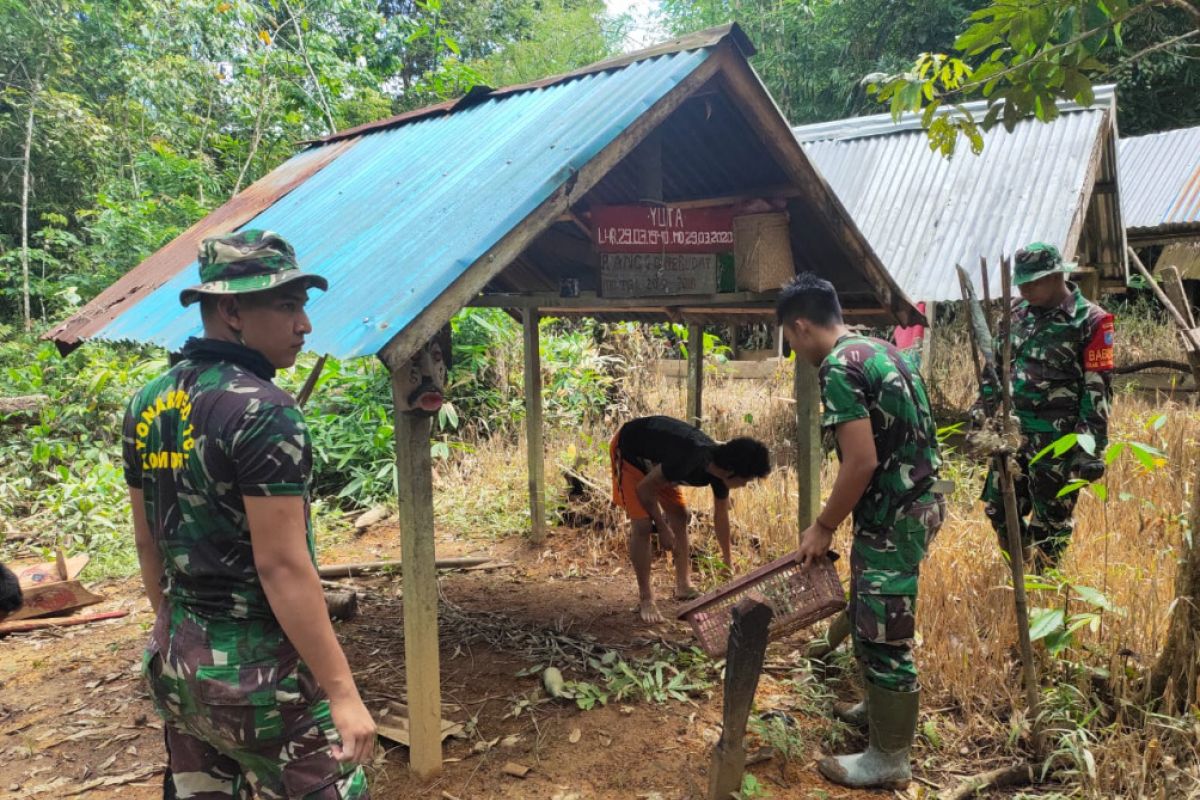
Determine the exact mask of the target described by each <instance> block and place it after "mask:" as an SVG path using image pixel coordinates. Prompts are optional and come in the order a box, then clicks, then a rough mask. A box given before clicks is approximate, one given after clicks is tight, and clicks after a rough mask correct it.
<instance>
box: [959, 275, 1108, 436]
mask: <svg viewBox="0 0 1200 800" xmlns="http://www.w3.org/2000/svg"><path fill="white" fill-rule="evenodd" d="M1067 286H1068V288H1070V290H1071V292H1070V294H1069V295H1068V296H1067V299H1066V300H1064V301H1063V303H1062V305H1059V306H1055V307H1054V308H1048V309H1043V308H1037V307H1034V306H1031V305H1029V303H1027V302H1025V301H1024V300H1020V301H1017V302H1014V303H1013V308H1012V396H1013V409H1014V411H1015V412H1016V414H1017V417H1018V418H1019V419H1020V420H1021V430H1022V432H1023V433H1024V434H1026V435H1027V436H1029V437H1030V438H1031V439H1032V440H1035V441H1033V442H1031V444H1034V445H1037V444H1038V443H1039V442H1041V443H1042V444H1041V445H1040V446H1039V449H1040V447H1041V446H1045V442H1044V440H1045V439H1047V438H1058V437H1059V436H1062V435H1064V434H1067V433H1087V434H1091V435H1092V436H1094V437H1095V438H1096V446H1097V448H1099V449H1103V448H1104V447H1105V446H1106V445H1107V444H1108V412H1109V404H1110V401H1111V398H1112V383H1111V374H1112V367H1113V317H1112V314H1109V313H1108V312H1106V311H1105V310H1104V309H1103V308H1101V307H1100V306H1098V305H1096V304H1095V303H1093V302H1091V301H1090V300H1088V299H1087V298H1085V297H1084V296H1083V294H1082V293H1080V291H1079V288H1078V287H1076V286H1075V285H1074V284H1071V283H1069V284H1067ZM1003 346H1004V342H1003V341H1001V337H999V336H997V337H996V342H995V347H996V356H997V357H1003V353H1004V350H1003ZM981 400H982V401H983V402H984V403H985V404H986V405H989V406H991V405H994V404H995V402H996V401H997V400H998V391H997V387H996V386H993V385H991V384H985V385H984V386H983V387H982V392H981Z"/></svg>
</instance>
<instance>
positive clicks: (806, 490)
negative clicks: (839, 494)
mask: <svg viewBox="0 0 1200 800" xmlns="http://www.w3.org/2000/svg"><path fill="white" fill-rule="evenodd" d="M795 359H796V377H795V387H794V391H795V396H796V475H797V477H798V478H799V479H800V507H799V509H798V512H799V513H798V517H797V518H798V520H799V523H800V529H799V530H800V533H803V532H804V529H805V528H807V527H808V526H809V525H812V524H813V522H814V521H816V519H817V514H818V513H820V511H821V388H820V383H819V380H818V376H817V368H816V367H814V366H812V365H811V364H808V363H806V362H805V361H804V359H802V358H800V355H799V354H798V353H797V354H796V356H795Z"/></svg>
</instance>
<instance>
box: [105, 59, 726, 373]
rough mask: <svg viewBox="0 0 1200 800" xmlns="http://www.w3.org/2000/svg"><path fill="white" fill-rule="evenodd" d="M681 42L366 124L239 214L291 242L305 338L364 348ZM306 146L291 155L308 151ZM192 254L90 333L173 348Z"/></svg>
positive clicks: (505, 218) (640, 90)
mask: <svg viewBox="0 0 1200 800" xmlns="http://www.w3.org/2000/svg"><path fill="white" fill-rule="evenodd" d="M709 52H710V51H709V50H706V49H698V50H685V51H681V52H676V53H671V54H668V55H663V56H659V57H657V58H652V59H647V60H644V61H638V62H635V63H632V64H629V65H627V66H622V67H621V68H620V69H616V70H612V71H608V72H596V73H592V74H588V75H584V76H582V77H579V78H576V79H573V80H569V81H566V82H563V83H557V84H554V85H551V86H546V87H543V88H537V89H533V90H530V91H527V92H520V93H518V94H512V95H506V96H503V97H500V98H495V99H492V100H487V101H485V102H482V103H480V104H479V105H477V106H473V107H470V108H467V109H463V110H461V111H457V112H455V113H453V114H449V115H445V116H435V117H427V118H421V119H417V120H415V121H413V122H409V123H406V124H402V125H400V126H398V127H395V128H390V129H386V130H383V131H379V132H374V133H370V134H367V135H364V136H363V137H362V138H361V139H360V140H359V141H358V142H357V143H355V144H354V146H353V147H351V148H350V149H349V150H347V151H346V152H345V153H343V154H342V155H341V156H339V157H338V158H337V159H335V160H334V161H333V162H332V163H330V164H329V165H328V166H326V167H325V168H323V169H322V170H321V171H320V172H318V173H316V174H315V175H314V176H313V177H311V178H309V179H308V180H307V181H305V182H304V183H303V184H301V185H300V186H298V187H297V188H295V189H294V190H292V191H291V192H290V193H289V194H287V195H285V196H284V197H283V198H282V199H280V200H279V201H278V202H276V203H275V204H274V205H272V206H271V207H270V208H268V209H267V210H266V211H264V212H262V213H261V214H259V215H258V216H257V217H255V218H254V219H252V220H251V221H249V222H248V223H246V225H245V226H243V227H256V228H268V229H271V230H274V231H277V232H279V233H280V234H282V235H283V236H284V237H285V238H287V239H288V241H290V242H291V243H292V245H293V246H294V247H295V248H296V253H297V256H298V258H299V259H300V262H301V265H302V266H303V267H304V268H305V269H306V270H311V271H313V272H316V273H319V274H321V275H324V276H325V277H326V278H328V279H329V283H330V290H329V292H327V293H321V292H313V297H312V300H311V301H310V303H309V313H310V316H311V318H312V322H313V333H312V334H311V335H310V336H309V338H308V346H309V348H310V349H311V350H314V351H316V352H322V353H330V354H331V355H334V356H337V357H339V358H349V357H354V356H360V355H370V354H374V353H376V352H378V351H379V350H380V349H381V348H382V347H383V346H384V345H385V344H386V343H387V342H388V340H390V339H391V338H392V336H394V335H395V334H396V333H398V332H399V331H400V330H402V329H403V328H404V327H405V326H406V325H408V324H409V323H410V322H411V321H412V320H413V319H414V318H415V317H416V316H417V314H418V313H420V312H421V310H422V309H424V308H425V307H426V306H427V305H429V304H430V303H431V302H432V301H433V300H434V299H435V298H437V297H438V296H439V295H440V294H441V293H442V292H443V291H445V290H446V289H447V288H448V287H449V286H450V285H451V284H452V283H453V282H454V281H455V280H456V279H457V278H458V277H459V276H461V275H462V274H463V273H464V272H465V271H466V270H467V268H468V267H470V266H471V264H473V263H474V262H475V261H476V260H477V259H479V258H480V256H482V255H483V254H484V253H485V252H486V251H487V250H488V249H489V248H491V247H492V246H493V245H495V244H496V243H497V242H498V241H499V240H500V238H501V237H503V236H504V235H505V234H506V233H508V232H509V231H510V230H511V229H512V228H514V227H515V226H516V225H517V223H519V222H520V221H521V220H523V219H524V218H525V217H526V216H528V215H529V214H530V213H531V212H532V211H533V210H534V209H535V208H537V206H538V205H540V204H541V203H542V202H543V201H544V200H546V199H547V198H548V197H549V196H550V195H551V193H553V192H554V190H556V189H557V188H558V187H559V186H560V185H562V184H563V183H564V182H565V181H566V180H567V179H568V178H569V177H570V176H571V174H572V173H573V172H574V171H577V170H578V169H580V168H581V167H582V166H583V165H584V164H586V163H587V162H588V161H590V160H591V159H592V158H593V157H594V156H596V155H597V154H598V153H599V152H600V150H602V149H603V148H604V147H605V146H606V145H608V144H609V143H610V142H611V141H613V140H614V139H615V138H616V137H617V136H618V135H619V134H621V133H622V132H623V131H624V130H625V129H626V128H627V127H628V126H629V125H630V124H632V123H633V122H634V121H635V120H636V119H637V118H638V117H639V116H641V115H642V114H643V113H644V112H645V111H646V110H647V109H649V108H650V107H651V106H652V105H653V104H654V103H656V102H657V101H658V100H659V99H661V98H662V97H663V96H664V95H666V94H667V92H669V91H670V90H671V89H672V88H674V87H675V86H676V85H678V84H679V82H680V81H682V80H683V79H684V78H686V77H687V76H688V75H689V74H691V73H692V72H693V71H694V70H695V69H696V68H697V67H698V66H699V65H700V64H702V63H703V62H704V60H705V59H706V58H707V57H708V55H709ZM305 157H306V154H305V153H301V154H299V155H297V156H295V158H296V159H303V158H305ZM196 282H198V277H197V265H196V264H195V263H194V262H193V263H192V264H191V265H189V266H188V267H187V268H186V269H184V270H183V271H182V272H181V273H180V274H178V275H177V276H176V277H175V278H173V279H172V280H170V281H168V282H167V283H165V284H164V285H162V286H160V287H159V288H158V289H156V290H155V291H154V292H152V293H151V294H149V295H147V296H146V297H145V298H143V299H142V300H141V301H139V302H138V303H137V304H136V305H134V306H132V307H130V308H129V309H128V310H126V311H124V312H123V313H122V314H121V315H120V316H118V317H117V318H116V319H114V320H112V321H111V322H109V323H108V324H107V325H105V326H104V327H103V328H102V329H100V331H99V332H97V333H96V334H95V338H98V339H106V340H110V341H120V340H134V341H142V342H153V343H156V344H160V345H163V346H165V347H168V348H176V347H178V346H179V345H181V344H182V343H183V341H184V340H185V339H186V338H187V337H188V336H194V335H198V334H199V333H200V331H201V327H200V318H199V314H198V313H197V312H196V310H195V308H194V307H193V308H190V309H184V308H182V307H181V306H180V305H179V292H180V290H181V289H183V288H185V287H187V286H189V285H191V284H193V283H196Z"/></svg>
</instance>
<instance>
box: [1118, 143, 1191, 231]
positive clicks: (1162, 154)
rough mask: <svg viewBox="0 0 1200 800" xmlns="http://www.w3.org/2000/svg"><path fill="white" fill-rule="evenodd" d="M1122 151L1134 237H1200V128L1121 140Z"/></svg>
mask: <svg viewBox="0 0 1200 800" xmlns="http://www.w3.org/2000/svg"><path fill="white" fill-rule="evenodd" d="M1117 152H1118V157H1119V159H1120V164H1121V213H1122V215H1123V216H1124V217H1125V225H1126V227H1128V229H1129V232H1130V234H1131V235H1135V236H1145V235H1149V234H1152V233H1154V232H1162V233H1170V232H1181V231H1186V230H1188V229H1194V230H1196V231H1197V232H1198V233H1200V127H1195V128H1180V129H1179V130H1174V131H1165V132H1163V133H1152V134H1149V135H1148V136H1133V137H1130V138H1128V139H1121V140H1120V142H1119V143H1118V144H1117Z"/></svg>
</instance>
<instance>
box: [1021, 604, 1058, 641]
mask: <svg viewBox="0 0 1200 800" xmlns="http://www.w3.org/2000/svg"><path fill="white" fill-rule="evenodd" d="M1063 619H1064V615H1063V610H1062V609H1061V608H1039V609H1034V615H1033V617H1032V619H1030V620H1029V640H1030V641H1032V642H1036V641H1037V640H1038V639H1042V638H1044V637H1046V636H1049V635H1050V634H1051V633H1053V632H1054V631H1057V630H1062V628H1063Z"/></svg>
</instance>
